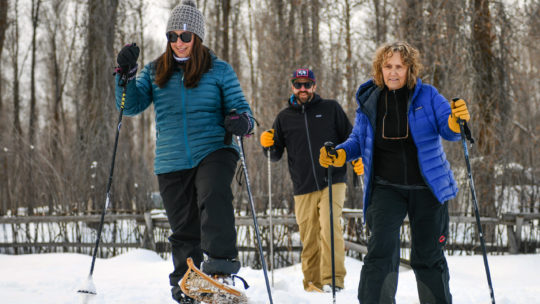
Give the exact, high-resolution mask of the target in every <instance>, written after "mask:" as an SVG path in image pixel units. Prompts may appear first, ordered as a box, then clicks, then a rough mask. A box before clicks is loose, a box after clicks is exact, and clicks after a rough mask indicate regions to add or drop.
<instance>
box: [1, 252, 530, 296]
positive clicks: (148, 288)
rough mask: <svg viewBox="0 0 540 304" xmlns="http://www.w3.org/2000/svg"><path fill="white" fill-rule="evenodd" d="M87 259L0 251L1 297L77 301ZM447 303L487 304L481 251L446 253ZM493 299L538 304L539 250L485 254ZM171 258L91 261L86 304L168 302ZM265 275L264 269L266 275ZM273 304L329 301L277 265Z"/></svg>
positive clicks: (403, 292) (256, 280) (406, 291)
mask: <svg viewBox="0 0 540 304" xmlns="http://www.w3.org/2000/svg"><path fill="white" fill-rule="evenodd" d="M90 262H91V257H89V256H86V255H79V254H39V255H38V254H36V255H20V256H13V255H0V298H1V300H0V302H1V303H5V304H17V303H25V304H27V303H40V304H47V303H51V304H52V303H54V304H60V303H70V304H72V303H80V302H81V300H80V298H79V295H78V294H77V292H76V290H77V289H79V288H81V287H83V285H84V283H85V281H86V276H87V274H88V270H89V268H90ZM448 263H449V267H450V276H451V278H450V287H451V291H452V294H453V297H454V303H490V298H489V291H488V287H487V281H486V276H485V271H484V264H483V260H482V256H451V257H448ZM489 264H490V268H491V275H492V279H493V286H494V290H495V298H496V300H497V303H499V304H505V303H507V304H509V303H540V296H539V295H540V274H539V272H540V254H537V255H512V256H489ZM361 267H362V262H360V261H357V260H354V259H351V258H347V260H346V268H347V272H348V275H347V277H346V280H345V289H344V290H343V291H342V292H340V293H338V294H337V303H342V304H350V303H358V301H357V300H356V292H357V288H358V281H359V274H360V269H361ZM171 269H172V262H171V261H170V260H166V261H165V260H163V259H161V258H160V257H159V256H158V255H156V254H155V253H154V252H152V251H148V250H133V251H130V252H129V253H126V254H123V255H120V256H117V257H115V258H111V259H106V260H103V259H98V260H97V261H96V267H95V271H94V276H93V282H94V283H95V285H96V288H97V292H98V295H97V296H95V297H94V300H93V301H92V303H99V304H102V303H111V304H112V303H114V304H122V303H126V304H128V303H129V304H134V303H149V304H152V303H156V304H157V303H160V304H164V303H171V304H173V303H175V302H173V301H172V300H171V298H170V290H169V287H168V273H169V272H170V271H171ZM239 275H240V276H242V277H244V278H245V279H246V280H247V281H248V283H249V284H250V285H251V288H249V289H248V290H247V292H246V293H247V295H248V297H249V298H250V303H251V304H264V303H269V301H268V296H267V293H266V286H265V282H264V276H263V273H262V271H260V270H253V269H251V268H242V269H241V271H240V273H239ZM269 276H270V278H271V274H270V273H269ZM272 295H273V300H274V303H275V304H319V303H321V304H322V303H332V295H331V294H317V293H307V292H304V291H303V289H302V272H301V269H300V265H294V266H291V267H287V268H282V269H276V270H275V272H274V287H273V289H272ZM397 302H398V303H418V299H417V295H416V283H415V280H414V274H413V272H412V270H407V269H401V272H400V281H399V288H398V293H397Z"/></svg>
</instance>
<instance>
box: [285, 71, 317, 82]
mask: <svg viewBox="0 0 540 304" xmlns="http://www.w3.org/2000/svg"><path fill="white" fill-rule="evenodd" d="M298 78H307V79H309V80H311V81H313V82H315V74H314V73H313V71H312V70H310V69H296V70H295V71H294V72H293V75H292V77H291V80H292V81H294V80H295V79H298Z"/></svg>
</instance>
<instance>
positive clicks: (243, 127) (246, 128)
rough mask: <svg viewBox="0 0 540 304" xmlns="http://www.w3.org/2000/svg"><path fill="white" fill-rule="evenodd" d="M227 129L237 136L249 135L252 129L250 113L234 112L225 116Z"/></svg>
mask: <svg viewBox="0 0 540 304" xmlns="http://www.w3.org/2000/svg"><path fill="white" fill-rule="evenodd" d="M224 124H225V130H227V132H230V133H232V134H234V135H237V136H244V135H247V134H248V133H249V132H250V131H251V129H252V127H253V126H252V124H251V119H249V114H248V113H242V114H236V113H232V114H229V115H227V116H225V123H224Z"/></svg>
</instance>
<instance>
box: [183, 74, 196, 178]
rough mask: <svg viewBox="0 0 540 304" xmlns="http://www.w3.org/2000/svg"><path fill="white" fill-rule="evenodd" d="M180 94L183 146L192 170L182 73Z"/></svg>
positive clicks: (185, 94) (185, 93)
mask: <svg viewBox="0 0 540 304" xmlns="http://www.w3.org/2000/svg"><path fill="white" fill-rule="evenodd" d="M180 93H181V96H182V113H183V117H184V121H183V122H184V145H185V147H186V153H187V158H188V161H189V166H190V168H193V160H192V159H191V150H190V149H189V142H188V135H187V111H186V99H187V92H186V88H185V87H184V73H182V78H181V79H180Z"/></svg>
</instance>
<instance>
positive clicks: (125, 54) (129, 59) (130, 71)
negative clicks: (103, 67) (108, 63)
mask: <svg viewBox="0 0 540 304" xmlns="http://www.w3.org/2000/svg"><path fill="white" fill-rule="evenodd" d="M139 52H140V50H139V47H138V46H137V45H136V44H135V43H131V44H126V45H124V47H123V48H122V50H120V52H119V53H118V56H117V57H116V62H117V63H118V68H117V69H116V72H117V73H118V74H120V75H127V77H128V79H131V78H133V77H134V76H135V74H136V73H137V59H138V58H139Z"/></svg>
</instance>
